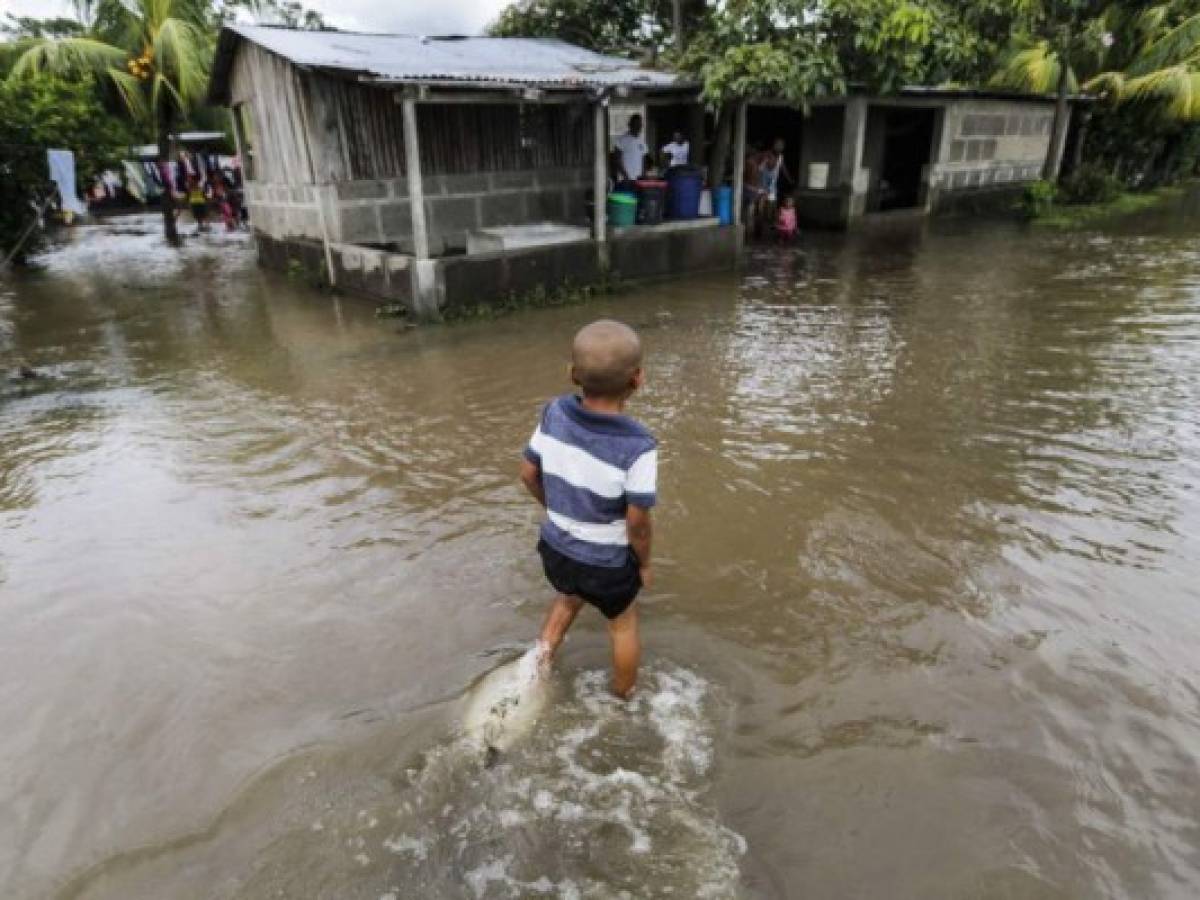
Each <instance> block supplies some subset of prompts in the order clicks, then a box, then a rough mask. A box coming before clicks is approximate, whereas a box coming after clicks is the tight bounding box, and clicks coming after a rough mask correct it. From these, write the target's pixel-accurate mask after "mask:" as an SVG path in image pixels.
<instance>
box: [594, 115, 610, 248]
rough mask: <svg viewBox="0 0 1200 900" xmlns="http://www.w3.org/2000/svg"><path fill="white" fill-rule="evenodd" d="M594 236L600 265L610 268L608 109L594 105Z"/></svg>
mask: <svg viewBox="0 0 1200 900" xmlns="http://www.w3.org/2000/svg"><path fill="white" fill-rule="evenodd" d="M592 130H593V131H594V132H595V133H594V134H593V135H592V147H593V155H594V157H595V158H594V159H593V160H592V166H593V167H592V196H593V198H594V202H593V203H592V207H593V208H592V237H593V238H594V239H595V241H596V246H597V252H598V253H599V254H600V267H601V268H602V269H604V270H607V269H608V262H609V260H608V109H607V108H606V107H605V106H604V104H603V103H599V102H597V103H594V104H593V105H592Z"/></svg>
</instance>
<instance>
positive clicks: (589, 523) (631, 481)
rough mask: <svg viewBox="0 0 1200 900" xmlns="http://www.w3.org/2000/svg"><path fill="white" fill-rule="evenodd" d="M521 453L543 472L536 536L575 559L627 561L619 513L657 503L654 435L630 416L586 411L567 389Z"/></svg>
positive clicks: (606, 562)
mask: <svg viewBox="0 0 1200 900" xmlns="http://www.w3.org/2000/svg"><path fill="white" fill-rule="evenodd" d="M525 458H526V459H528V460H529V461H530V462H531V463H533V464H534V465H536V466H537V467H538V468H540V469H541V472H542V487H543V489H544V490H545V492H546V511H547V518H546V521H545V522H544V523H542V540H544V541H545V542H546V543H547V544H549V545H550V546H551V547H553V548H554V549H555V550H557V551H558V552H559V553H562V554H564V555H565V556H569V557H571V558H572V559H574V560H577V561H579V562H581V563H586V564H588V565H592V566H608V567H616V566H623V565H625V564H626V562H627V561H628V559H629V536H628V534H627V533H626V530H625V512H626V510H627V509H628V507H629V506H630V505H633V506H640V507H644V508H646V509H649V508H650V507H651V506H653V505H654V504H655V501H656V500H657V491H658V442H657V441H656V440H655V439H654V436H653V435H652V434H650V432H649V431H648V430H646V428H645V427H644V426H643V425H641V424H640V423H638V422H636V421H634V420H633V419H631V418H630V417H629V416H624V415H618V414H613V413H598V412H592V411H591V410H589V409H587V408H585V407H584V405H583V402H582V401H581V400H580V399H579V397H576V396H574V395H572V394H565V395H564V396H562V397H558V398H556V399H554V400H552V401H550V402H549V403H547V404H546V407H545V408H544V409H543V410H542V420H541V422H540V423H539V424H538V427H537V430H536V431H534V433H533V437H532V438H530V440H529V446H527V447H526V448H525Z"/></svg>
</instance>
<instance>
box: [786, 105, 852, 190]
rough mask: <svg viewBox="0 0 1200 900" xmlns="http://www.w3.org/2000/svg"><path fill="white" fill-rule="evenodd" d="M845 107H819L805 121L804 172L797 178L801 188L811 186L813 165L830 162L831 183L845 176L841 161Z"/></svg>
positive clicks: (801, 147)
mask: <svg viewBox="0 0 1200 900" xmlns="http://www.w3.org/2000/svg"><path fill="white" fill-rule="evenodd" d="M844 117H845V109H844V107H842V106H816V107H813V109H812V113H811V114H810V115H809V117H808V118H807V119H805V120H804V125H803V128H802V130H801V142H800V171H799V172H797V173H796V177H797V178H798V179H800V183H801V185H807V184H808V166H809V164H810V163H826V164H827V165H828V166H829V184H831V185H834V184H837V183H838V179H839V178H840V177H841V173H840V172H839V171H838V161H839V159H840V157H841V153H842V120H843V118H844Z"/></svg>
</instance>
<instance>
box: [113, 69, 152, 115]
mask: <svg viewBox="0 0 1200 900" xmlns="http://www.w3.org/2000/svg"><path fill="white" fill-rule="evenodd" d="M107 74H108V79H109V81H111V82H112V83H113V85H114V86H115V87H116V89H117V93H118V94H119V95H120V97H121V102H122V103H124V104H125V109H126V110H128V111H129V115H130V118H133V119H138V120H145V119H149V118H150V108H149V107H148V106H147V105H146V92H145V90H144V89H143V85H142V81H141V79H139V78H135V77H134V76H133V75H131V74H130V73H129V72H126V71H124V70H122V69H109V70H108V73H107Z"/></svg>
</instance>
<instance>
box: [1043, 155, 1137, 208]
mask: <svg viewBox="0 0 1200 900" xmlns="http://www.w3.org/2000/svg"><path fill="white" fill-rule="evenodd" d="M1124 190H1125V187H1124V185H1123V184H1121V180H1120V179H1119V178H1117V177H1116V176H1114V175H1113V174H1112V173H1111V172H1109V171H1107V170H1105V169H1104V168H1103V167H1102V166H1100V165H1098V164H1096V163H1089V164H1086V165H1082V166H1080V167H1079V168H1078V169H1076V170H1075V171H1074V172H1072V173H1071V174H1070V175H1068V176H1067V177H1066V178H1064V179H1062V181H1061V182H1059V185H1058V199H1060V200H1061V201H1062V202H1063V203H1110V202H1112V201H1113V200H1115V199H1117V197H1119V196H1120V195H1121V194H1122V193H1123V192H1124Z"/></svg>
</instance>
